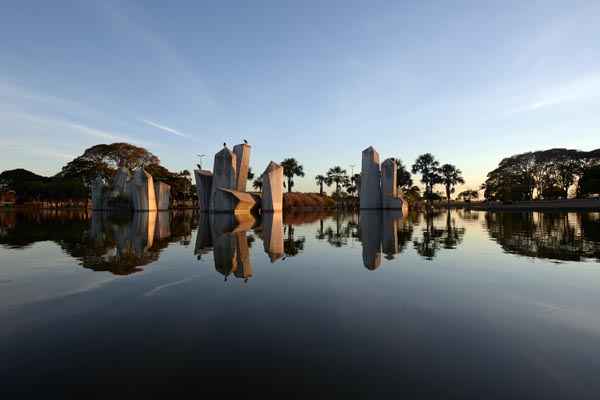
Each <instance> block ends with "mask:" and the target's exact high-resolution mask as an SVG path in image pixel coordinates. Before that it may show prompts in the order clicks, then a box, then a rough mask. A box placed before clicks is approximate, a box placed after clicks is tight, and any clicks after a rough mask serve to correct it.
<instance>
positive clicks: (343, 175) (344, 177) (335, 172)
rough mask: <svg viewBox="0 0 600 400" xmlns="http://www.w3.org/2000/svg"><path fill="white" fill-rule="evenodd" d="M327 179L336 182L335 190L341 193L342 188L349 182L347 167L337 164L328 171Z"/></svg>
mask: <svg viewBox="0 0 600 400" xmlns="http://www.w3.org/2000/svg"><path fill="white" fill-rule="evenodd" d="M327 180H328V181H329V182H331V183H335V192H336V193H337V194H338V195H339V194H340V188H341V187H342V186H344V185H346V184H347V183H348V173H347V172H346V170H345V169H342V167H340V166H337V165H336V166H335V167H333V168H329V171H327Z"/></svg>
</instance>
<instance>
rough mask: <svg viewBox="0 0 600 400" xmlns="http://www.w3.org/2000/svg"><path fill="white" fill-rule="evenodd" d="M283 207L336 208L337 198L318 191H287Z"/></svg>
mask: <svg viewBox="0 0 600 400" xmlns="http://www.w3.org/2000/svg"><path fill="white" fill-rule="evenodd" d="M283 208H284V209H291V208H301V209H307V210H311V209H313V210H319V209H324V208H335V200H334V199H332V198H331V197H329V196H326V195H320V194H318V193H293V192H292V193H285V194H284V195H283Z"/></svg>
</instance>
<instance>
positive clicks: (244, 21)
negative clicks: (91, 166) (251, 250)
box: [0, 0, 600, 191]
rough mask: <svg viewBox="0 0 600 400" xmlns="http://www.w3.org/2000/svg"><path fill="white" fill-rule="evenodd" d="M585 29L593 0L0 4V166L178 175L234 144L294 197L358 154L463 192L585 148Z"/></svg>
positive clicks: (590, 81) (595, 52)
mask: <svg viewBox="0 0 600 400" xmlns="http://www.w3.org/2000/svg"><path fill="white" fill-rule="evenodd" d="M598 21H600V2H598V1H589V2H576V1H570V2H566V1H559V2H553V1H540V2H523V1H518V2H509V1H498V2H491V1H489V2H476V1H473V2H458V1H457V2H443V1H437V2H423V1H415V2H400V1H348V0H346V1H314V2H312V1H293V2H292V1H290V2H287V1H253V2H241V1H240V2H229V1H215V2H203V1H189V2H188V1H174V2H165V1H150V0H146V1H138V2H136V1H113V0H106V1H99V2H84V1H59V0H55V1H52V2H40V1H19V2H6V3H4V4H3V5H2V12H1V13H0V37H2V40H1V41H0V148H1V149H2V151H1V157H0V170H4V169H9V168H16V167H23V168H27V169H31V170H33V171H35V172H38V173H42V174H54V173H56V172H58V171H59V170H60V167H61V166H62V165H64V164H65V163H66V162H67V161H69V160H70V159H72V158H74V157H75V156H77V155H79V154H81V153H82V152H83V150H84V149H85V148H87V147H89V146H92V145H94V144H97V143H109V142H114V141H129V142H132V143H135V144H140V145H143V146H145V147H147V148H148V149H149V150H151V151H152V152H154V153H155V154H156V155H158V156H159V157H160V158H161V160H162V163H163V164H164V165H165V166H166V167H168V168H169V169H171V170H182V169H191V168H193V166H194V165H195V163H196V161H197V159H196V156H195V154H197V153H205V154H209V155H210V157H209V159H210V158H212V155H213V154H214V153H215V152H216V151H218V150H219V149H220V147H221V146H222V143H223V142H227V143H230V144H234V143H237V142H240V141H241V139H242V138H247V139H248V141H249V142H250V143H251V144H252V145H253V154H252V162H251V165H252V166H253V167H254V169H255V170H257V171H261V170H262V169H264V168H265V167H266V166H267V164H268V162H269V161H270V160H274V161H281V160H282V159H283V158H285V157H295V158H297V159H298V160H299V161H300V162H301V163H302V164H303V165H304V167H305V170H306V172H307V176H306V178H304V179H300V180H298V182H297V185H296V188H297V189H298V190H305V191H315V190H317V189H316V186H315V184H314V176H315V175H316V174H318V173H323V172H325V171H326V170H327V169H328V168H329V167H331V166H333V165H341V166H342V167H344V168H346V169H348V171H350V165H352V164H355V165H357V167H355V172H357V171H358V169H359V168H360V153H361V151H362V150H363V149H364V148H366V147H367V146H369V145H373V146H374V147H375V148H376V149H377V150H378V151H379V153H380V155H381V158H382V160H383V159H384V158H387V157H398V158H401V159H402V160H404V161H405V163H406V164H409V165H410V164H412V162H413V161H414V159H415V158H416V157H417V156H418V155H419V154H422V153H425V152H431V153H433V154H434V155H435V156H436V157H437V158H438V159H439V160H440V161H441V162H450V163H453V164H455V165H457V166H458V167H459V168H461V169H462V170H463V172H464V175H465V178H466V179H467V187H477V186H478V185H479V184H480V183H481V182H482V181H483V180H484V179H485V174H486V173H487V172H488V171H489V170H491V169H492V168H494V167H495V166H496V165H497V163H498V162H499V161H500V159H501V158H503V157H505V156H508V155H511V154H515V153H519V152H523V151H529V150H537V149H545V148H550V147H569V148H577V149H582V150H589V149H593V148H598V147H600V112H599V110H600V24H599V23H598ZM208 163H209V164H212V160H210V161H209V162H208Z"/></svg>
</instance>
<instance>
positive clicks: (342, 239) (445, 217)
mask: <svg viewBox="0 0 600 400" xmlns="http://www.w3.org/2000/svg"><path fill="white" fill-rule="evenodd" d="M469 224H471V226H477V229H481V226H483V227H484V228H487V232H488V233H489V235H490V237H491V238H492V239H493V240H495V241H496V242H497V243H499V245H500V246H501V247H502V248H503V249H504V251H506V252H508V253H514V254H521V255H525V256H529V257H538V258H547V259H554V260H570V261H581V260H585V259H595V260H600V213H541V212H535V213H483V212H476V211H467V210H459V211H444V212H438V213H427V214H409V215H402V213H400V212H395V211H363V212H361V213H360V214H345V213H337V214H332V213H294V214H286V215H283V214H282V213H267V214H264V215H262V216H259V217H253V216H244V217H241V216H235V215H229V214H214V215H210V214H195V213H193V212H180V213H169V212H155V213H137V214H133V215H129V214H128V215H125V216H119V215H112V214H106V213H86V212H36V213H26V212H0V245H1V246H3V247H5V248H10V249H23V248H27V247H29V246H32V245H33V244H34V243H36V242H41V241H52V242H54V243H56V244H57V245H59V246H60V247H61V249H62V250H63V251H64V252H65V253H66V254H68V255H70V256H72V257H74V258H76V259H77V260H79V264H80V265H81V266H83V267H84V268H89V269H92V270H94V271H109V272H111V273H113V274H116V275H128V274H132V273H135V272H139V271H141V270H142V267H144V266H147V265H149V264H150V263H152V262H154V261H157V260H158V259H159V257H160V255H161V252H162V250H163V249H165V248H166V247H168V246H169V244H170V243H173V242H179V243H180V244H183V245H187V244H189V243H190V240H191V237H192V232H193V230H194V229H196V227H197V232H196V240H195V246H194V250H193V253H194V254H195V255H196V257H197V258H198V259H199V260H205V259H206V260H209V261H210V262H212V263H213V264H214V269H215V271H217V272H218V273H219V274H221V275H223V277H224V279H225V280H227V279H229V278H230V277H235V278H240V279H243V280H244V281H247V280H248V279H249V278H250V277H252V275H253V268H252V262H251V254H252V251H254V250H253V248H252V247H253V244H254V243H255V241H256V240H257V239H260V240H261V241H262V250H263V251H264V253H265V254H266V256H267V258H268V260H270V262H271V263H275V262H280V261H283V260H285V259H286V258H288V257H296V256H300V257H302V254H303V252H304V251H306V250H307V248H308V247H310V246H311V240H313V241H314V240H318V241H321V242H323V243H327V244H329V245H330V246H332V247H334V248H344V247H346V246H349V247H358V246H360V248H361V250H362V255H361V256H362V264H363V266H364V267H365V268H367V269H369V270H375V269H377V268H379V267H380V266H381V265H382V263H384V262H387V261H391V260H394V259H395V258H398V257H399V255H401V254H402V253H404V252H407V251H408V252H411V251H412V252H414V253H413V254H416V255H418V256H420V257H423V258H425V259H427V260H433V259H434V258H435V257H436V256H437V255H438V254H439V253H440V252H442V251H447V250H453V249H456V248H458V247H459V246H460V245H461V243H462V242H463V240H464V236H465V233H466V228H465V227H468V226H469ZM307 233H308V235H307ZM410 244H412V246H410ZM259 246H260V245H259ZM259 249H260V247H259ZM258 251H260V250H258ZM190 253H191V252H190ZM322 256H323V257H327V256H328V255H327V254H322ZM211 258H212V259H211Z"/></svg>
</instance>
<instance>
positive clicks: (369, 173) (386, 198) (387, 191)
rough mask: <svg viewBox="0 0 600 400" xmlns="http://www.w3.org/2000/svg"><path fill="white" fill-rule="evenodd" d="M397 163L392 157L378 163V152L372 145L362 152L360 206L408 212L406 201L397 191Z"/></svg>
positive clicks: (362, 207)
mask: <svg viewBox="0 0 600 400" xmlns="http://www.w3.org/2000/svg"><path fill="white" fill-rule="evenodd" d="M397 172H398V165H397V163H396V160H395V159H393V158H388V159H386V160H385V161H384V162H383V163H382V164H381V166H380V165H379V153H377V151H376V150H375V149H374V148H373V147H372V146H370V147H368V148H366V149H365V150H363V152H362V169H361V173H360V208H361V209H363V210H364V209H386V210H402V212H403V213H407V212H408V203H407V202H406V201H405V200H404V198H403V197H402V195H401V194H400V193H399V192H398V186H397Z"/></svg>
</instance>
